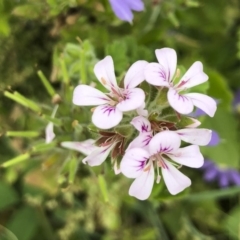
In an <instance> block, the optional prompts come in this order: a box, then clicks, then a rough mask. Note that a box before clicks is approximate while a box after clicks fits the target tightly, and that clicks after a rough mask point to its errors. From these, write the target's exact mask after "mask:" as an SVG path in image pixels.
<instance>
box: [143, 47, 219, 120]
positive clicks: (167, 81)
mask: <svg viewBox="0 0 240 240" xmlns="http://www.w3.org/2000/svg"><path fill="white" fill-rule="evenodd" d="M155 53H156V57H157V59H158V62H159V63H149V64H148V65H147V66H146V68H145V78H146V81H147V82H148V83H150V84H152V85H155V86H162V87H167V88H169V90H168V94H167V97H168V101H169V104H170V105H171V107H172V108H174V109H175V110H176V111H177V112H179V113H181V114H189V113H191V112H192V111H193V109H194V106H196V107H198V108H200V109H202V110H203V111H204V112H205V113H206V114H208V115H209V116H210V117H213V116H214V114H215V111H216V108H217V106H216V102H215V100H214V99H213V98H211V97H209V96H207V95H204V94H201V93H184V94H182V93H180V92H181V91H184V90H187V89H189V88H191V87H194V86H197V85H199V84H202V83H204V82H206V81H207V80H208V76H207V75H206V74H205V73H204V72H203V65H202V63H201V62H199V61H197V62H194V63H193V64H192V66H191V67H190V68H189V69H188V71H187V72H186V73H185V74H184V75H183V77H182V78H181V79H180V81H179V82H178V83H174V74H175V72H176V68H177V54H176V52H175V50H174V49H171V48H162V49H157V50H156V51H155Z"/></svg>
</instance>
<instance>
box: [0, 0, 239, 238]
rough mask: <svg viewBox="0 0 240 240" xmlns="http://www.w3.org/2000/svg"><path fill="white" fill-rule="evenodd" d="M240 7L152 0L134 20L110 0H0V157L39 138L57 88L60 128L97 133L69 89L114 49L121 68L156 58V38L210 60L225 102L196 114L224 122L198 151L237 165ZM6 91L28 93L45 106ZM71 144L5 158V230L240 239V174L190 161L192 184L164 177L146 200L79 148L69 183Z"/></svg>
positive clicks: (0, 196)
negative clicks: (207, 173) (209, 113)
mask: <svg viewBox="0 0 240 240" xmlns="http://www.w3.org/2000/svg"><path fill="white" fill-rule="evenodd" d="M239 9H240V2H239V0H228V1H226V0H211V1H209V0H145V11H144V12H140V13H135V14H134V21H133V25H130V24H129V23H127V22H123V21H121V20H119V19H117V18H116V16H115V15H114V13H113V12H112V9H111V6H110V4H109V2H108V1H107V0H99V1H96V0H0V91H1V93H0V134H1V135H0V163H1V164H2V163H3V162H5V161H7V160H9V159H12V158H14V157H16V156H19V155H21V154H25V153H28V151H29V149H34V147H35V150H36V148H37V147H36V146H39V145H37V144H40V145H41V144H42V143H43V142H44V138H45V135H44V131H45V127H46V125H47V124H48V118H47V117H46V116H50V115H51V112H52V109H53V105H54V103H56V101H58V100H59V99H60V98H61V99H62V102H61V103H60V108H59V110H58V111H59V116H63V117H62V118H61V119H60V120H61V122H62V123H64V125H63V126H60V127H59V128H57V129H56V132H57V133H58V134H59V136H60V140H65V141H66V140H71V139H70V138H74V139H78V140H82V139H84V137H82V136H83V135H84V136H85V137H90V136H89V135H88V134H89V133H85V130H82V129H81V130H79V133H80V132H81V134H78V132H77V130H76V131H75V132H74V134H75V135H74V136H73V133H72V132H73V130H72V121H73V120H75V119H77V120H78V121H82V122H86V123H87V121H89V120H88V119H89V118H88V116H85V115H84V113H83V112H81V110H76V108H73V107H72V103H71V93H72V90H73V88H74V87H75V86H76V85H77V84H78V83H79V82H86V83H92V82H94V81H96V78H95V76H94V74H93V67H94V64H95V63H96V62H97V61H98V60H99V59H102V58H103V57H105V56H106V55H111V56H112V57H113V59H114V63H115V70H116V73H117V75H118V76H120V77H122V76H123V75H124V73H125V72H126V70H127V69H128V67H129V66H130V65H131V64H132V63H133V62H134V61H136V60H140V59H144V60H147V61H149V62H151V61H156V59H155V54H154V50H155V49H158V48H162V47H171V48H174V49H175V50H176V51H177V53H178V64H179V65H184V66H185V68H186V69H187V68H188V67H189V66H190V65H191V64H192V63H193V62H194V61H197V60H200V61H202V62H203V64H204V70H205V72H206V73H207V74H208V75H209V84H208V85H205V86H204V91H205V92H207V93H208V94H209V95H210V96H212V97H214V98H215V99H217V100H218V102H219V103H218V110H217V113H216V115H215V117H214V118H213V119H209V118H205V117H201V120H202V121H203V124H202V126H204V127H208V128H211V129H213V130H215V131H216V132H218V134H219V136H220V138H221V141H220V144H219V145H217V146H214V147H204V148H202V152H203V153H204V155H205V157H206V158H208V159H211V160H212V161H214V162H215V163H216V164H217V165H218V166H219V168H221V169H235V170H238V171H239V159H240V158H239V116H240V110H239V107H237V106H236V105H233V104H232V102H233V99H234V95H235V93H236V92H237V90H238V88H240V61H239V59H240V10H239ZM39 70H41V71H42V73H43V74H44V75H45V76H46V78H47V79H48V80H49V81H50V82H51V84H52V86H53V88H54V91H55V94H53V95H54V96H52V97H53V98H51V96H49V94H48V92H47V91H46V89H45V88H44V85H43V84H42V82H41V80H40V78H39V76H38V74H37V72H38V71H39ZM95 83H96V82H95ZM6 91H7V92H10V93H12V92H16V91H17V92H18V93H20V94H22V95H23V96H25V97H26V98H27V99H30V100H31V101H33V103H36V105H37V106H40V108H41V109H44V114H42V113H41V114H39V112H38V109H37V110H36V111H33V110H32V109H31V108H26V107H24V106H22V105H21V104H18V103H16V102H15V101H12V100H11V99H9V98H8V97H6V96H5V95H6ZM4 93H5V94H4ZM56 94H59V96H57V95H56ZM61 104H62V105H61ZM45 115H46V116H45ZM44 116H45V117H44ZM56 126H57V123H56ZM8 131H34V132H35V133H36V132H37V134H36V136H37V137H36V138H34V137H33V138H29V137H24V138H23V137H10V136H7V135H8V134H7V132H8ZM76 135H77V136H76ZM74 154H75V153H72V152H71V151H65V150H63V149H61V148H60V147H59V146H58V145H53V146H52V145H51V146H50V147H48V148H47V149H45V148H41V147H39V148H37V151H35V152H34V151H33V152H32V153H31V156H30V157H28V158H27V160H26V161H22V163H18V164H16V165H13V166H11V167H9V168H5V169H3V168H0V225H2V226H4V227H5V228H6V229H5V228H2V227H1V228H0V240H14V236H11V233H10V232H8V231H7V229H9V230H10V231H11V232H12V233H14V234H15V235H16V237H17V238H18V239H19V240H55V239H56V240H58V239H59V240H82V239H83V240H85V239H86V240H88V239H89V240H92V239H93V240H95V239H96V240H97V239H104V240H112V239H113V240H115V239H116V240H117V239H119V240H121V239H126V240H128V239H137V240H138V239H139V240H148V239H149V240H151V239H157V240H175V239H176V240H189V239H191V240H201V239H206V240H215V239H216V240H227V239H240V225H239V222H240V206H239V201H240V198H239V197H240V195H239V193H240V187H239V186H232V185H230V186H229V187H226V188H224V189H220V188H219V186H218V185H217V183H216V182H213V183H206V182H205V181H204V179H203V172H202V171H201V170H198V169H194V170H191V169H190V170H189V169H187V170H185V169H184V171H185V172H186V173H187V175H188V176H189V177H190V178H191V179H192V186H191V188H189V189H187V190H186V191H184V192H183V193H181V194H179V195H177V196H171V195H170V194H169V193H167V191H166V189H165V186H164V185H163V184H160V185H157V186H156V187H155V188H154V191H153V194H152V196H151V197H150V199H149V200H147V201H144V202H142V201H139V200H137V199H135V198H132V197H130V196H128V188H129V185H130V183H131V180H129V179H126V178H125V177H123V176H115V175H114V173H113V171H111V170H110V166H109V165H107V164H106V165H105V166H104V167H98V168H93V169H90V167H88V166H86V165H83V164H81V161H80V160H81V159H79V158H77V169H75V170H76V171H75V172H74V173H73V175H74V183H73V178H71V172H68V170H69V169H70V168H71V166H68V165H67V164H68V163H67V164H66V159H67V161H68V159H69V158H74V159H75V158H76V157H79V155H74ZM71 160H72V159H71ZM66 169H68V170H66ZM69 171H70V170H69Z"/></svg>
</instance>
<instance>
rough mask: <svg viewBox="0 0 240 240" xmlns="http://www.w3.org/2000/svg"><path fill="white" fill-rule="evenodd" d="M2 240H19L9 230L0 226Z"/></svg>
mask: <svg viewBox="0 0 240 240" xmlns="http://www.w3.org/2000/svg"><path fill="white" fill-rule="evenodd" d="M0 239H1V240H18V239H17V237H16V236H15V235H14V234H13V233H12V232H11V231H9V230H8V229H7V228H5V227H3V226H1V225H0Z"/></svg>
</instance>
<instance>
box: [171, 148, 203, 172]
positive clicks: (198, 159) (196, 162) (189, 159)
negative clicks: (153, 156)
mask: <svg viewBox="0 0 240 240" xmlns="http://www.w3.org/2000/svg"><path fill="white" fill-rule="evenodd" d="M167 155H168V156H169V157H170V158H171V159H172V160H173V161H175V162H177V163H180V164H182V165H185V166H188V167H192V168H200V167H201V166H202V165H203V162H204V159H203V156H202V154H201V152H200V150H199V146H197V145H191V146H188V147H184V148H179V149H178V150H176V151H175V152H172V153H171V154H167Z"/></svg>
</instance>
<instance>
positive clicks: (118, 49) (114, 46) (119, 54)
mask: <svg viewBox="0 0 240 240" xmlns="http://www.w3.org/2000/svg"><path fill="white" fill-rule="evenodd" d="M105 53H106V55H110V56H112V58H113V59H114V66H115V69H116V71H117V72H119V73H121V72H124V71H126V66H127V65H128V57H127V46H126V43H125V41H119V40H117V41H114V42H113V43H111V44H108V45H107V46H106V49H105Z"/></svg>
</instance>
